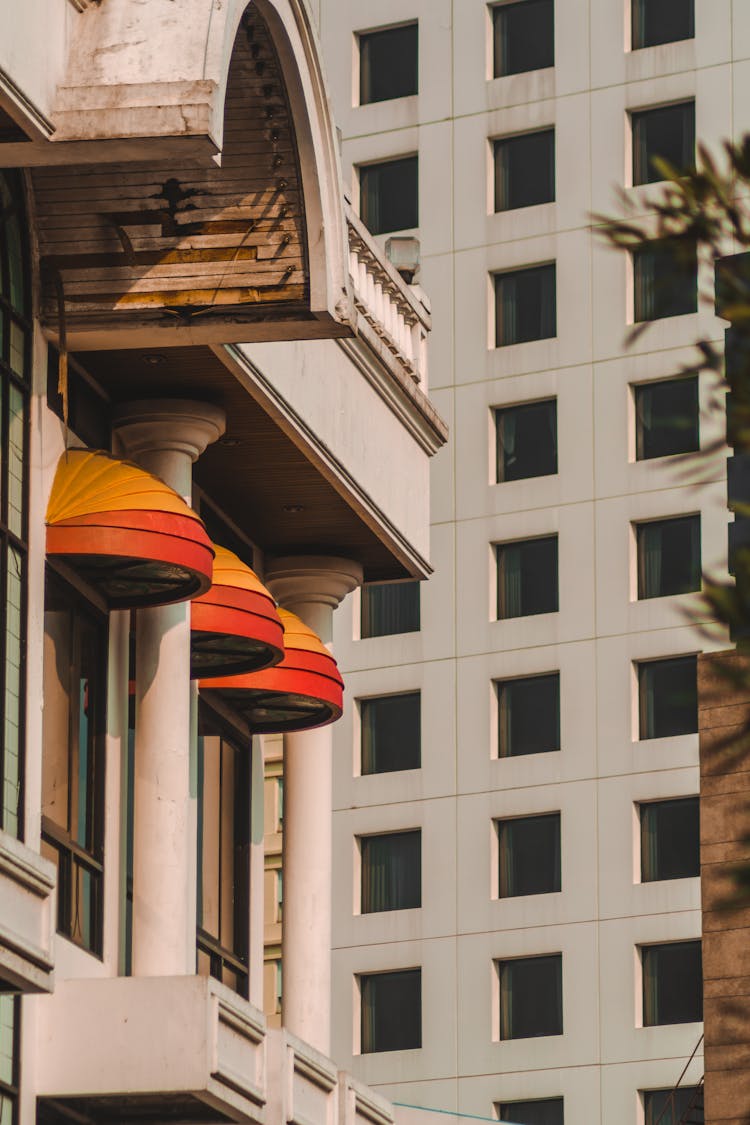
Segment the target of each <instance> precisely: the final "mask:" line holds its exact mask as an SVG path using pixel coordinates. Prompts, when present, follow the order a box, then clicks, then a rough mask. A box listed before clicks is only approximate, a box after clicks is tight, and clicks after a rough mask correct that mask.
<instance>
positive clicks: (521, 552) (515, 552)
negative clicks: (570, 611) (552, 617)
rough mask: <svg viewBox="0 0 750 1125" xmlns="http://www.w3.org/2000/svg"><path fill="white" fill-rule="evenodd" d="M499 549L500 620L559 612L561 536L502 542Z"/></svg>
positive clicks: (498, 586) (498, 597)
mask: <svg viewBox="0 0 750 1125" xmlns="http://www.w3.org/2000/svg"><path fill="white" fill-rule="evenodd" d="M495 550H496V552H497V616H498V620H505V619H506V618H509V617H531V616H533V615H534V614H537V613H556V612H557V609H558V595H557V536H556V535H548V536H546V537H545V538H543V539H522V540H519V542H517V543H499V544H498V545H497V547H496V548H495Z"/></svg>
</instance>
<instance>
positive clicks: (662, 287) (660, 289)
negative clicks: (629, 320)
mask: <svg viewBox="0 0 750 1125" xmlns="http://www.w3.org/2000/svg"><path fill="white" fill-rule="evenodd" d="M633 283H634V289H635V292H634V298H635V299H634V319H635V320H636V322H640V321H642V320H661V319H663V318H664V317H666V316H684V315H685V314H687V313H694V312H695V311H696V310H697V308H698V259H697V257H696V254H695V248H694V247H687V246H683V247H675V246H674V245H673V244H670V243H665V242H661V243H660V242H652V243H650V244H649V245H648V246H644V247H643V248H642V249H640V250H636V251H634V253H633Z"/></svg>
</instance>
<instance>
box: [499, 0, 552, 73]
mask: <svg viewBox="0 0 750 1125" xmlns="http://www.w3.org/2000/svg"><path fill="white" fill-rule="evenodd" d="M492 30H493V48H494V65H493V75H494V77H495V78H501V77H502V76H503V75H505V74H521V73H522V72H523V71H526V70H543V69H544V68H546V67H548V66H554V65H555V6H554V3H553V0H520V2H518V3H515V4H498V5H497V7H495V8H493V9H492Z"/></svg>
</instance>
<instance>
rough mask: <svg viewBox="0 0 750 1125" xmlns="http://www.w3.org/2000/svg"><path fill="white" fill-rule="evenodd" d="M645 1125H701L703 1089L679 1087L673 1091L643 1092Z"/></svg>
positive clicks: (702, 1117) (702, 1119)
mask: <svg viewBox="0 0 750 1125" xmlns="http://www.w3.org/2000/svg"><path fill="white" fill-rule="evenodd" d="M643 1116H644V1121H645V1125H683V1123H685V1125H687V1122H688V1121H689V1122H690V1125H702V1122H703V1121H704V1120H705V1117H704V1113H703V1087H702V1086H679V1087H678V1088H677V1089H674V1090H669V1089H668V1090H644V1091H643Z"/></svg>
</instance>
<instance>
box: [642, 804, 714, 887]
mask: <svg viewBox="0 0 750 1125" xmlns="http://www.w3.org/2000/svg"><path fill="white" fill-rule="evenodd" d="M699 807H700V802H699V800H698V798H697V797H680V798H676V799H675V800H671V801H649V803H648V804H644V805H641V807H640V814H641V881H642V882H644V883H653V882H655V881H656V880H658V879H689V878H691V877H692V876H695V875H700V873H701V865H700V831H699V829H700V813H699Z"/></svg>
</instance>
